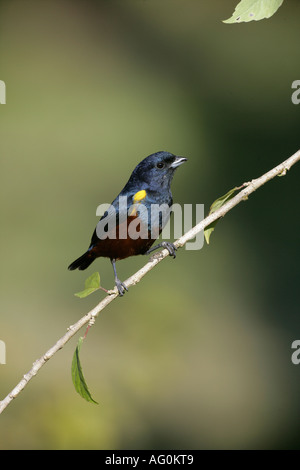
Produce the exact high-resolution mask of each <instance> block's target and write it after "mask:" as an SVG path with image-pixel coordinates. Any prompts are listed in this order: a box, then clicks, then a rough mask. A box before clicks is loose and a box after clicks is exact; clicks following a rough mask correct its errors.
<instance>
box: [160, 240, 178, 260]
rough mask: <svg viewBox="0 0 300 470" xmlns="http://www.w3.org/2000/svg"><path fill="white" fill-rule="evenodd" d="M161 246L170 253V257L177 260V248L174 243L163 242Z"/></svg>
mask: <svg viewBox="0 0 300 470" xmlns="http://www.w3.org/2000/svg"><path fill="white" fill-rule="evenodd" d="M161 246H162V247H163V248H166V249H167V250H168V252H169V255H170V256H173V258H174V259H175V258H176V250H177V248H176V246H175V245H173V243H170V242H162V244H161Z"/></svg>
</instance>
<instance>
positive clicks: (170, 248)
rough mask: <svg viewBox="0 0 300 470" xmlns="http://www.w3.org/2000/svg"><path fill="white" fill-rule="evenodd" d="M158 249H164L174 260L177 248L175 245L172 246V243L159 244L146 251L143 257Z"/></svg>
mask: <svg viewBox="0 0 300 470" xmlns="http://www.w3.org/2000/svg"><path fill="white" fill-rule="evenodd" d="M159 248H166V249H167V250H168V252H169V255H170V256H173V258H176V250H177V248H176V246H175V245H173V243H170V242H161V243H159V244H158V245H156V246H153V247H152V248H150V249H149V250H148V251H146V253H145V255H149V254H150V253H152V251H154V250H158V249H159Z"/></svg>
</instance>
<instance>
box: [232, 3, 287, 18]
mask: <svg viewBox="0 0 300 470" xmlns="http://www.w3.org/2000/svg"><path fill="white" fill-rule="evenodd" d="M282 3H283V0H241V2H240V3H239V4H238V5H237V6H236V8H235V10H234V13H233V15H232V17H231V18H229V19H228V20H225V21H223V23H241V22H242V21H244V22H248V21H253V20H255V21H258V20H262V19H263V18H270V16H272V15H274V13H276V11H277V10H278V8H279V7H280V6H281V5H282Z"/></svg>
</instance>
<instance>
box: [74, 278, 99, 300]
mask: <svg viewBox="0 0 300 470" xmlns="http://www.w3.org/2000/svg"><path fill="white" fill-rule="evenodd" d="M99 288H100V274H99V273H94V274H92V275H91V276H90V277H88V278H87V280H86V281H85V283H84V290H83V291H81V292H77V294H74V295H76V297H80V298H81V299H83V298H84V297H87V296H88V295H90V294H92V293H93V292H95V291H96V290H98V289H99Z"/></svg>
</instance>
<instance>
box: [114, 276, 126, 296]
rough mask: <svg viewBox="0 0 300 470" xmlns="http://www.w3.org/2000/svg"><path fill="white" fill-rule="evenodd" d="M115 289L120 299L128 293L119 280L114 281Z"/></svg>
mask: <svg viewBox="0 0 300 470" xmlns="http://www.w3.org/2000/svg"><path fill="white" fill-rule="evenodd" d="M116 287H117V289H118V292H119V296H120V297H123V295H124V294H125V291H127V292H128V288H127V287H126V286H125V284H124V283H123V282H121V281H120V279H116Z"/></svg>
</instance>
